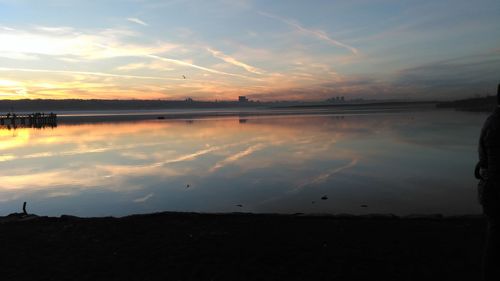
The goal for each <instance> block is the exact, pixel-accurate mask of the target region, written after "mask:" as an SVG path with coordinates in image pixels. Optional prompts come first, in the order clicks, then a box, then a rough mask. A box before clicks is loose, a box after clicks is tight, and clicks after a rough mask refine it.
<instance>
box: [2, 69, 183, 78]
mask: <svg viewBox="0 0 500 281" xmlns="http://www.w3.org/2000/svg"><path fill="white" fill-rule="evenodd" d="M0 71H20V72H40V73H59V74H80V75H91V76H104V77H114V78H125V79H130V78H134V79H146V80H181V79H179V78H168V77H160V76H140V75H124V74H113V73H105V72H92V71H72V70H52V69H33V68H14V67H0Z"/></svg>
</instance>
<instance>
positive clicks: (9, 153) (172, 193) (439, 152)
mask: <svg viewBox="0 0 500 281" xmlns="http://www.w3.org/2000/svg"><path fill="white" fill-rule="evenodd" d="M484 118H485V116H484V115H477V114H468V113H458V112H450V111H445V112H443V111H439V112H438V111H436V112H421V113H415V112H411V113H397V114H394V113H392V114H372V115H351V116H344V117H340V116H334V115H332V116H300V115H297V116H275V117H248V118H247V117H245V120H240V119H238V118H236V117H228V118H222V119H215V120H214V119H213V118H212V119H209V120H203V119H199V120H187V121H186V120H153V121H140V122H128V123H125V122H124V123H96V124H84V125H61V126H59V127H57V128H54V129H41V130H35V129H17V130H5V129H4V130H0V144H1V145H0V214H2V215H5V214H8V213H10V212H15V211H19V209H20V207H21V204H22V202H23V201H28V207H29V210H30V211H31V212H35V213H38V214H46V215H59V214H64V213H66V214H74V215H80V216H104V215H126V214H131V213H144V212H155V211H199V212H233V211H244V212H246V211H248V212H280V213H295V212H305V213H355V214H359V213H396V214H409V213H444V214H463V213H477V212H479V207H478V206H477V204H476V195H475V181H474V179H473V177H472V169H473V167H474V164H475V161H476V159H477V155H476V143H477V136H478V133H479V129H480V126H481V123H482V121H483V119H484ZM188 185H189V187H188ZM324 195H327V196H328V200H321V197H322V196H324ZM237 204H241V205H243V207H238V206H236V205H237ZM361 205H367V206H368V207H361Z"/></svg>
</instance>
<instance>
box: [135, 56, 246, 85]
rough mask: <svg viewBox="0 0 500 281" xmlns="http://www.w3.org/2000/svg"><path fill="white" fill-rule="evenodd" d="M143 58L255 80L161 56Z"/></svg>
mask: <svg viewBox="0 0 500 281" xmlns="http://www.w3.org/2000/svg"><path fill="white" fill-rule="evenodd" d="M144 56H145V57H148V58H152V59H157V60H162V61H165V62H170V63H174V64H177V65H182V66H188V67H192V68H196V69H199V70H203V71H206V72H210V73H214V74H221V75H227V76H233V77H238V78H243V79H250V80H252V79H255V78H252V77H248V76H245V75H240V74H235V73H229V72H224V71H220V70H216V69H213V68H208V67H204V66H201V65H197V64H194V63H191V62H187V61H183V60H177V59H172V58H166V57H161V56H157V55H144Z"/></svg>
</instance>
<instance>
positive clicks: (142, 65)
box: [116, 62, 174, 71]
mask: <svg viewBox="0 0 500 281" xmlns="http://www.w3.org/2000/svg"><path fill="white" fill-rule="evenodd" d="M137 69H151V70H159V71H172V70H174V68H171V67H168V66H167V65H166V64H164V63H161V62H151V63H142V62H141V63H129V64H126V65H122V66H119V67H117V68H116V70H121V71H129V70H137Z"/></svg>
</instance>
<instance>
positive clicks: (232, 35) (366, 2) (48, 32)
mask: <svg viewBox="0 0 500 281" xmlns="http://www.w3.org/2000/svg"><path fill="white" fill-rule="evenodd" d="M183 76H185V77H186V79H184V77H183ZM498 82H500V1H498V0H491V1H488V0H480V1H470V0H467V1H466V0H448V1H443V0H437V1H436V0H433V1H426V0H425V1H424V0H422V1H395V0H394V1H389V0H387V1H384V0H359V1H357V0H353V1H333V0H316V1H297V0H287V1H285V0H281V1H269V0H267V1H265V0H262V1H261V0H255V1H252V0H212V1H201V0H200V1H195V0H193V1H191V0H171V1H167V0H163V1H160V0H151V1H148V0H129V1H111V0H109V1H97V0H95V1H92V0H44V1H36V0H33V1H27V0H0V99H20V98H22V99H24V98H56V99H61V98H83V99H88V98H99V99H110V98H113V99H114V98H119V99H131V98H133V99H184V98H186V97H192V98H194V99H200V100H215V99H219V100H221V99H224V100H226V99H236V98H237V96H238V95H247V96H249V97H250V98H251V99H255V100H285V99H286V100H291V99H293V100H298V99H300V100H324V99H326V98H330V97H332V96H339V95H341V96H345V97H346V99H350V98H365V99H366V98H368V99H372V98H379V99H385V98H396V99H400V98H401V99H408V98H410V99H455V98H462V97H469V96H473V95H475V94H482V95H484V94H486V93H490V94H493V93H494V91H495V90H496V83H498Z"/></svg>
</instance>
